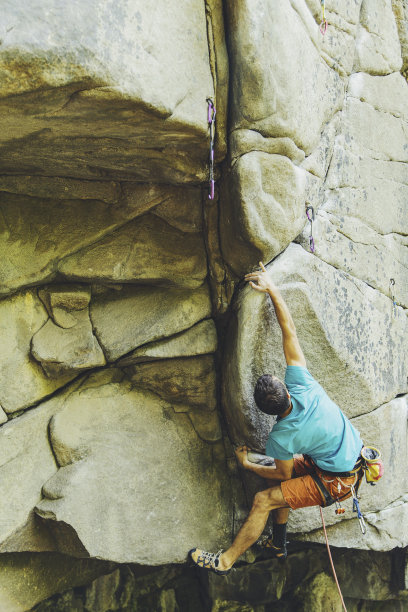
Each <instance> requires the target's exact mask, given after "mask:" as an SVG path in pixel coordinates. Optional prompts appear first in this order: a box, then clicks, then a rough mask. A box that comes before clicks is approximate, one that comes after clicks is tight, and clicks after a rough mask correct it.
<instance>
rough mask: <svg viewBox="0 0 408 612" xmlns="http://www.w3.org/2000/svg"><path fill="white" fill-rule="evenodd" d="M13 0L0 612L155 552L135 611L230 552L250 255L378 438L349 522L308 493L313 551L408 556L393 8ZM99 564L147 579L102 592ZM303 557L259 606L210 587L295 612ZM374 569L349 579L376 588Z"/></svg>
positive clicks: (304, 517)
mask: <svg viewBox="0 0 408 612" xmlns="http://www.w3.org/2000/svg"><path fill="white" fill-rule="evenodd" d="M26 5H27V3H22V2H20V1H19V0H18V1H17V2H14V3H13V4H11V3H6V4H5V6H4V7H2V9H3V10H2V20H1V24H0V76H1V78H0V128H1V129H0V166H1V169H0V255H1V257H0V296H1V300H0V329H1V339H2V351H1V354H0V438H1V439H2V444H1V445H0V446H1V451H0V455H1V461H0V472H1V476H2V477H1V479H0V480H1V483H2V485H1V487H2V490H1V493H2V494H1V501H0V505H1V508H2V511H1V519H0V551H1V556H0V565H1V567H2V568H4V572H5V573H4V576H5V578H4V580H3V582H2V583H1V584H0V607H3V608H4V609H5V610H6V609H7V610H10V611H11V610H21V611H23V610H29V609H30V608H32V607H33V606H34V605H36V604H38V603H39V602H40V601H41V600H43V599H45V598H47V597H48V596H51V595H54V594H56V593H58V592H59V591H62V590H64V589H68V588H70V587H75V586H76V585H79V584H83V583H84V582H86V581H90V580H93V579H94V578H97V577H98V576H101V575H102V574H105V573H107V572H112V571H115V572H116V573H113V574H111V575H110V577H109V578H107V579H106V581H105V580H104V578H99V579H98V580H99V581H97V583H95V584H96V585H97V586H94V587H92V589H93V590H92V592H89V593H88V594H87V596H86V597H88V598H89V602H91V601H92V602H93V603H92V604H91V603H89V602H88V603H89V605H88V603H86V601H85V600H83V602H82V604H83V606H82V608H81V607H78V606H79V603H78V602H77V600H76V599H75V597H74V595H73V596H72V597H73V598H72V599H71V600H70V602H71V603H70V604H69V605H71V607H73V608H74V606H77V608H75V609H78V610H82V609H88V608H87V607H86V606H88V607H89V606H94V608H95V610H94V612H101V611H99V609H98V606H102V600H103V597H102V595H101V596H100V593H102V591H103V589H105V588H106V589H108V590H109V589H110V590H111V591H112V593H113V592H116V590H117V589H119V591H120V592H121V593H125V591H126V589H128V590H127V591H126V592H127V593H128V594H129V593H130V592H131V587H130V586H129V585H130V584H136V583H137V584H138V585H139V587H140V589H141V591H143V593H144V594H146V593H150V591H149V589H148V587H147V586H146V584H147V580H148V579H147V578H146V579H145V578H144V574H143V572H144V571H146V572H147V569H146V567H145V566H159V567H158V569H157V576H158V577H157V580H158V583H157V588H158V589H159V590H160V589H161V592H160V595H158V596H157V598H156V599H155V598H154V597H153V596H152V597H153V598H152V599H151V600H150V599H148V598H149V597H150V594H149V595H146V597H147V599H146V600H143V602H142V603H143V606H147V607H148V609H154V606H156V607H157V609H158V610H159V609H160V610H169V611H170V610H171V611H172V612H173V611H174V612H175V611H176V610H177V609H179V608H180V609H182V605H184V604H182V603H180V602H185V601H186V598H184V599H183V597H184V596H183V594H182V591H183V589H182V587H179V586H175V585H176V582H174V583H173V582H172V580H173V579H174V581H176V578H175V575H176V574H174V572H175V571H176V570H174V567H173V568H172V567H170V565H169V564H180V563H183V562H184V560H185V557H186V554H187V552H188V550H189V549H190V548H191V547H193V546H195V545H201V546H203V547H205V548H208V549H212V548H217V546H218V547H220V546H226V545H227V544H228V542H229V541H230V538H231V537H232V535H233V534H234V533H236V531H237V529H238V528H239V525H240V523H241V520H242V519H243V518H244V516H245V514H246V511H247V503H245V501H244V500H245V499H246V501H247V502H250V501H251V495H252V493H253V490H254V489H256V487H259V486H262V485H261V483H259V482H255V481H253V482H252V483H251V485H250V487H249V489H248V490H247V491H245V486H246V485H247V484H248V482H249V481H248V480H244V479H242V478H241V477H240V476H241V475H240V473H239V472H238V470H237V468H236V465H235V461H234V458H233V452H232V446H231V442H232V443H233V444H235V443H246V444H249V445H250V446H252V447H253V448H254V449H256V450H257V451H262V450H263V448H264V444H265V440H266V437H267V435H268V433H269V431H270V428H271V427H272V426H273V421H271V419H268V418H267V417H264V416H262V415H261V414H260V413H259V411H257V409H256V408H255V406H254V402H253V397H252V393H253V385H254V382H255V380H256V378H257V377H258V376H259V375H260V374H262V373H264V372H265V371H272V372H273V373H275V374H276V375H278V376H280V377H283V376H284V367H285V363H284V357H283V352H282V347H281V337H280V330H279V327H278V325H277V323H276V318H275V315H274V312H273V308H272V307H271V305H270V303H268V300H266V299H265V296H263V295H260V294H255V293H254V292H253V291H252V290H251V289H250V288H249V287H244V285H243V284H242V283H240V279H241V278H242V276H243V274H244V273H245V272H247V271H249V270H252V269H254V268H255V267H256V266H257V265H258V262H259V260H263V261H264V262H265V263H268V262H269V263H268V269H269V270H270V272H271V274H272V276H273V277H274V280H275V281H276V282H277V284H278V285H279V286H280V287H281V289H282V292H283V294H284V296H285V298H286V300H287V302H288V304H289V307H290V309H291V311H292V313H293V318H294V320H295V323H296V325H297V328H298V333H299V338H300V341H301V344H302V347H303V349H304V352H305V355H306V359H307V362H308V366H309V369H310V371H311V372H312V374H313V375H314V376H315V378H316V379H317V380H318V381H319V382H320V383H321V384H322V385H323V386H324V387H325V389H326V390H327V392H328V393H329V395H330V396H331V397H332V398H333V400H335V401H336V402H337V403H338V404H339V405H340V406H341V408H342V409H343V410H344V412H345V413H346V414H347V416H348V417H350V418H351V419H352V420H353V422H355V424H356V425H357V427H358V428H359V430H360V431H361V434H362V436H363V438H364V439H365V440H366V441H367V442H370V443H372V444H374V445H378V446H379V447H380V448H381V450H382V452H383V457H384V461H385V465H386V476H385V477H384V478H383V480H382V481H381V483H380V484H379V485H378V486H377V488H375V489H373V490H369V489H368V488H367V487H365V488H363V489H362V500H361V503H362V507H363V511H364V512H365V513H366V522H367V526H368V533H367V536H366V537H365V538H362V537H360V535H359V530H358V525H357V523H356V521H351V520H348V519H350V518H351V516H352V515H351V513H350V512H349V511H348V512H347V513H346V514H345V515H344V517H342V518H341V519H338V518H336V517H335V515H334V514H333V513H332V512H331V510H330V509H328V510H327V511H325V516H326V522H327V524H328V525H329V533H330V539H331V541H332V544H333V545H334V547H336V546H338V547H344V546H348V547H349V548H353V549H355V550H356V549H360V551H359V553H358V554H359V555H360V556H361V558H363V557H364V555H366V554H367V555H368V552H367V551H370V552H373V554H380V553H379V552H378V551H390V552H387V553H385V552H384V554H387V555H389V556H390V558H391V556H392V555H393V554H394V552H392V550H393V549H395V548H397V547H400V548H401V547H406V546H408V541H407V540H406V537H405V535H404V534H403V533H402V531H401V529H400V525H401V524H403V523H404V521H405V522H406V520H407V517H406V514H407V508H408V501H407V495H408V482H407V476H406V473H405V472H406V470H405V469H404V465H406V459H407V458H406V452H407V404H406V398H405V396H404V394H406V393H408V386H407V371H408V367H407V366H408V363H407V359H408V358H407V350H406V347H407V340H408V324H407V316H406V308H407V305H408V304H407V302H408V293H407V287H408V273H407V269H408V238H407V236H408V213H407V204H406V202H407V195H408V192H407V189H408V171H407V164H408V127H407V126H408V86H407V81H406V77H407V66H408V51H407V49H408V42H407V41H408V8H407V3H406V2H405V0H344V1H342V2H334V1H333V2H332V1H329V0H327V2H326V18H327V20H328V23H329V25H328V31H327V33H326V34H325V35H324V36H323V35H322V34H321V32H320V31H319V23H320V21H321V3H320V2H318V1H317V0H282V1H280V2H278V3H277V2H274V1H273V0H266V1H265V0H263V1H261V0H228V1H227V2H225V3H222V2H221V1H220V0H206V1H205V2H199V1H198V0H192V1H191V0H190V1H188V2H187V0H181V1H176V0H170V1H168V2H164V0H158V2H156V3H155V4H154V6H153V4H151V3H146V2H141V0H132V1H130V0H120V1H119V2H116V3H112V2H108V1H106V0H85V1H83V2H78V1H76V0H74V2H71V3H69V4H62V3H61V2H58V1H57V0H45V1H44V0H42V1H41V2H39V0H34V1H32V2H31V3H30V5H29V6H26ZM44 15H46V19H45V18H44ZM90 23H92V28H90V27H89V24H90ZM229 77H230V83H229ZM207 98H211V99H212V100H213V101H214V102H215V105H216V109H217V114H216V129H215V140H214V143H215V152H214V160H215V179H216V189H215V199H214V200H211V199H209V198H208V184H207V181H208V178H209V144H210V143H209V136H210V134H209V129H208V123H207V120H208V116H207V102H208V101H207ZM306 206H313V208H314V213H315V217H314V220H313V224H312V225H311V224H310V223H309V222H308V220H307V218H306V214H305V212H306ZM311 231H312V234H313V237H314V244H315V251H314V253H310V232H311ZM318 518H319V517H318V514H317V513H316V508H315V509H308V510H300V511H297V512H294V513H292V515H291V518H290V529H291V531H292V532H293V533H292V535H291V539H292V540H295V539H298V540H300V541H301V544H299V546H305V547H307V546H310V543H314V545H316V544H319V543H320V542H321V541H322V534H321V531H320V525H319V521H318ZM346 541H347V544H345V542H346ZM376 551H377V552H376ZM309 552H310V551H309ZM312 552H313V551H312ZM34 553H35V554H36V555H41V558H40V557H36V558H34V557H31V555H32V554H34ZM299 554H300V556H302V554H303V553H299ZM305 554H306V553H305ZM348 554H350V555H351V554H352V553H351V552H350V553H349V552H347V551H346V552H344V555H343V553H342V555H343V556H342V557H341V559H342V560H341V561H339V563H341V564H343V565H344V566H347V562H348V561H347V559H350V558H351V557H347V555H348ZM61 555H65V556H61ZM87 556H89V557H91V559H89V560H85V559H84V557H87ZM53 559H55V560H56V562H55V564H53ZM97 559H99V560H103V561H99V560H97ZM387 559H388V557H387ZM246 560H247V561H250V560H254V556H253V555H252V557H251V554H250V553H249V554H248V555H247V557H246ZM88 561H89V563H88ZM388 561H389V559H388ZM388 561H387V563H388ZM113 563H122V564H123V563H129V564H137V565H138V566H141V567H142V569H141V570H140V571H141V573H142V574H143V576H141V577H139V578H137V579H136V578H134V576H133V574H132V572H133V571H134V570H135V567H136V565H132V568H133V569H132V570H130V569H129V572H130V574H132V576H133V578H131V577H130V574H129V575H128V578H127V579H126V580H127V582H126V580H125V582H126V585H128V586H126V589H122V587H121V586H118V585H120V584H121V582H120V581H121V580H122V578H123V576H122V573H121V572H124V571H125V570H124V569H123V567H122V568H121V570H120V571H119V570H116V569H115V567H116V566H113V565H112V564H113ZM308 563H309V562H308ZM308 563H306V566H307V567H306V566H305V567H306V569H307V568H308V567H309V565H308ZM393 563H394V562H393ZM389 564H391V561H389ZM261 565H262V564H261ZM261 565H260V564H259V562H256V563H254V567H253V570H251V572H252V571H253V572H254V575H255V574H257V572H258V569H259V567H261ZM40 566H41V568H46V571H45V572H43V575H41V576H40V573H41V571H42V570H41V568H40ZM160 566H166V567H164V568H160ZM245 567H247V566H245ZM262 567H264V566H262ZM262 567H261V569H262ZM291 567H292V566H291ZM310 567H311V566H310ZM370 567H371V566H370ZM373 567H374V566H373ZM389 567H391V565H389ZM389 567H388V565H387V568H388V569H389ZM247 569H248V568H247ZM264 569H265V568H264ZM312 569H313V571H312ZM312 569H311V571H309V569H307V571H306V570H305V572H304V573H303V574H302V576H301V577H300V576H297V575H295V570H293V571H292V569H290V568H287V571H286V573H285V571H283V570H282V568H281V569H279V570H278V571H277V572H276V571H275V570H276V568H274V569H273V570H271V569H270V567H269V566H268V568H267V569H266V570H265V572H264V573H262V572H261V575H262V577H261V578H259V575H258V574H257V575H258V578H257V580H258V579H259V580H260V584H261V586H262V585H263V586H262V588H261V589H260V592H261V591H262V597H263V599H262V600H261V599H258V600H256V598H255V599H254V598H252V599H251V598H250V597H249V595H248V594H250V592H251V584H250V582H251V580H250V579H249V582H245V580H243V582H245V584H243V582H241V583H239V584H238V582H239V581H235V582H234V580H231V581H228V580H227V581H226V582H225V585H224V587H223V588H218V590H217V588H216V587H215V586H214V584H213V583H211V582H209V583H208V584H207V587H206V588H207V594H208V598H209V601H210V600H211V602H212V604H211V605H212V606H213V612H215V611H216V610H218V611H219V612H221V610H234V609H236V610H242V611H244V610H247V609H248V610H249V609H251V610H252V609H253V610H255V609H256V610H257V612H264V610H263V609H262V607H263V606H264V605H267V603H268V602H273V601H278V600H280V599H282V611H283V612H285V610H286V608H285V607H284V605H286V603H284V600H285V601H286V600H287V598H288V597H289V595H290V593H292V595H293V601H295V602H297V605H298V608H299V609H300V608H301V606H303V607H304V609H305V610H306V609H308V608H307V606H308V605H309V607H310V605H311V604H310V601H312V600H314V601H316V602H321V601H323V600H324V598H326V600H330V601H331V597H332V586H333V585H332V583H331V582H330V580H329V579H328V578H327V576H326V574H325V568H324V566H323V565H322V564H321V563H320V561H319V563H317V565H316V567H315V568H312ZM388 569H387V571H386V572H385V574H384V575H386V576H387V578H386V579H384V580H385V582H384V584H385V583H386V584H387V585H388V586H387V587H386V586H384V585H383V586H384V588H383V589H382V590H381V589H380V590H381V592H380V590H378V592H376V593H371V594H369V592H368V591H369V589H368V586H367V587H366V586H364V585H363V584H362V583H361V584H360V586H359V588H360V589H361V596H360V595H359V593H357V592H356V591H353V589H352V587H351V586H350V585H349V586H348V587H347V589H348V590H347V594H346V596H347V597H348V598H349V599H350V600H353V601H358V600H359V598H360V599H361V600H370V599H371V600H373V601H374V600H378V601H379V600H384V601H385V600H388V599H389V600H394V599H395V598H396V597H397V596H398V592H399V591H398V590H395V589H396V587H395V585H394V586H393V585H391V578H390V577H389V575H390V573H391V571H388ZM149 571H150V570H149ZM152 571H153V570H152ZM155 571H156V570H155ZM239 571H240V572H244V571H246V570H245V569H242V568H241V570H239ZM262 571H263V570H262ZM370 571H372V572H374V569H372V568H371V570H370ZM251 572H250V574H251V575H252V573H251ZM119 574H120V576H119ZM155 575H156V574H155ZM25 576H28V580H27V582H26V583H25V582H24V577H25ZM121 576H122V577H121ZM271 576H273V579H272V580H271ZM347 576H348V574H347V573H346V572H345V571H344V580H348V578H347ZM143 580H144V582H143ZM268 581H269V582H268ZM299 581H300V582H299ZM302 581H303V582H302ZM300 583H302V585H303V586H302V588H304V590H305V593H306V591H307V593H308V595H307V593H306V594H305V596H304V597H303V596H302V597H303V599H302V598H301V597H300V595H299V592H298V591H296V589H297V588H298V586H299V584H300ZM27 585H28V586H27ZM394 587H395V588H394ZM132 588H133V587H132ZM149 588H150V587H149ZM398 588H399V589H400V591H401V592H402V590H403V587H402V586H401V585H400V586H399V587H398ZM99 589H101V591H100V590H99ZM262 589H263V590H262ZM316 589H317V591H318V592H319V597H320V599H319V598H317V599H316V597H315V596H314V593H315V591H316ZM387 589H388V590H387ZM393 589H394V590H393ZM324 593H326V595H324ZM322 594H323V595H322ZM306 595H307V596H306ZM143 596H144V595H143ZM67 597H68V595H67ZM115 597H116V595H115ZM115 597H113V595H112V598H113V599H112V601H114V602H115V606H116V605H122V604H120V602H119V599H120V597H122V595H117V597H118V598H119V599H118V600H117V601H116V599H115ZM129 597H130V595H129ZM322 597H323V600H322ZM123 598H125V595H124V594H123ZM268 598H269V599H268ZM285 598H286V599H285ZM308 598H309V599H308ZM121 601H122V600H121ZM123 601H124V599H123ZM126 601H131V599H128V600H126ZM132 601H133V600H132ZM140 601H141V600H140ZM191 601H192V602H193V604H194V606H195V609H194V612H196V611H200V612H201V608H200V606H201V603H199V602H198V599H197V598H194V597H193V598H192V599H191ZM288 601H289V600H288ZM67 602H68V600H67ZM98 602H99V603H98ZM118 602H119V603H118ZM135 602H139V599H138V598H137V597H135V598H134V603H135ZM146 602H147V603H146ZM152 602H155V603H152ZM245 602H252V603H250V604H249V603H245ZM308 602H309V603H308ZM122 603H123V602H122ZM139 603H140V602H139ZM139 603H135V606H136V605H139ZM82 604H81V605H82ZM193 604H192V605H193ZM44 605H48V604H44ZM49 605H50V606H52V605H53V603H52V602H51V603H50V604H49ZM61 605H63V604H61ZM64 605H65V604H64ZM67 605H68V603H67ZM112 605H113V604H112ZM123 605H124V604H123ZM129 605H130V604H129ZM141 605H142V604H141ZM288 605H289V604H288ZM316 605H317V604H316ZM319 605H320V603H319ZM358 605H360V604H357V603H356V604H355V608H356V609H357V606H358ZM364 605H365V604H364ZM7 606H8V608H7ZM149 606H150V608H149ZM160 606H161V607H160ZM177 606H178V607H177ZM228 606H229V607H228ZM245 606H246V607H245ZM248 606H250V607H248ZM256 606H258V607H256ZM259 606H261V607H259ZM353 606H354V604H350V609H354V608H353ZM360 608H361V609H364V606H363V604H361V605H360ZM44 609H45V608H44ZM51 609H52V607H51ZM185 609H186V612H187V608H185ZM101 610H102V608H101ZM288 610H289V608H288Z"/></svg>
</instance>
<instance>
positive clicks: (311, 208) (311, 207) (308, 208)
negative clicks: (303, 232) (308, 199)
mask: <svg viewBox="0 0 408 612" xmlns="http://www.w3.org/2000/svg"><path fill="white" fill-rule="evenodd" d="M309 211H311V216H310V214H309ZM306 217H307V218H308V219H309V221H310V222H312V221H314V220H315V212H314V208H313V206H306Z"/></svg>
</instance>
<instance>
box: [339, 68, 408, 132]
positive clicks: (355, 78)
mask: <svg viewBox="0 0 408 612" xmlns="http://www.w3.org/2000/svg"><path fill="white" fill-rule="evenodd" d="M347 93H348V95H350V96H353V98H356V99H357V100H361V102H366V103H367V104H370V105H371V106H373V107H374V108H375V109H377V110H379V111H382V112H385V113H390V114H391V115H394V116H395V117H400V118H401V119H404V121H407V120H408V85H407V82H406V80H405V79H404V77H403V76H402V74H400V73H399V72H394V73H392V74H389V75H385V76H371V75H369V74H365V73H364V72H357V73H355V74H352V75H351V76H350V79H349V82H348V86H347Z"/></svg>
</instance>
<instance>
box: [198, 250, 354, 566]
mask: <svg viewBox="0 0 408 612" xmlns="http://www.w3.org/2000/svg"><path fill="white" fill-rule="evenodd" d="M260 267H261V269H260V270H259V271H257V272H252V273H250V274H247V275H246V276H245V280H246V281H248V282H249V284H250V285H251V287H252V288H253V289H254V290H256V291H260V292H263V293H265V294H267V295H269V296H270V298H271V300H272V303H273V306H274V309H275V313H276V317H277V320H278V323H279V325H280V328H281V330H282V342H283V351H284V354H285V359H286V364H287V368H286V374H285V382H282V381H281V380H279V379H278V378H276V377H275V376H272V375H271V374H264V375H263V376H261V377H260V378H259V379H258V381H257V383H256V385H255V391H254V399H255V403H256V405H257V406H258V408H259V409H260V410H261V411H262V412H264V413H266V414H269V415H276V417H277V422H276V424H275V425H274V427H273V429H272V431H271V432H270V434H269V437H268V440H267V443H266V454H267V455H268V456H270V457H273V458H274V460H275V465H267V466H265V465H258V464H256V463H251V462H250V461H249V460H248V451H249V448H248V447H247V446H241V447H239V448H237V449H236V451H235V453H236V456H237V459H238V461H239V463H240V465H241V466H242V467H243V468H245V469H247V470H250V471H252V472H254V473H255V474H258V476H261V477H262V478H265V479H266V480H267V482H268V485H269V486H268V488H267V489H265V490H263V491H260V492H259V493H257V494H256V495H255V498H254V502H253V505H252V509H251V511H250V513H249V515H248V517H247V519H246V521H245V522H244V524H243V525H242V527H241V529H240V530H239V532H238V534H237V536H236V538H235V540H234V542H233V543H232V545H231V546H230V547H229V548H228V550H226V551H225V552H222V551H221V552H218V553H211V552H207V551H205V550H202V549H200V548H194V549H192V550H191V551H190V552H189V557H190V559H191V561H192V562H193V563H194V564H195V565H196V566H198V567H200V568H203V569H206V570H210V571H214V572H215V573H216V574H220V575H226V574H228V573H229V572H230V570H231V568H232V566H233V565H234V563H235V562H236V561H237V559H238V558H239V557H240V555H242V554H243V553H244V552H245V551H246V550H247V549H248V548H249V547H250V546H252V544H254V543H255V542H256V541H257V540H258V538H259V537H260V536H261V534H262V532H263V530H264V528H265V525H266V522H267V519H268V516H269V513H270V512H271V511H272V513H273V531H272V536H270V537H267V538H266V539H265V540H264V541H263V542H262V543H261V546H262V547H263V548H265V549H268V550H269V551H270V554H271V556H273V557H277V558H281V559H285V558H286V555H287V549H286V524H287V520H288V515H289V509H290V508H292V509H296V508H304V507H306V506H326V505H330V504H331V503H334V502H335V501H337V502H338V501H339V500H343V499H346V498H348V497H350V496H351V487H352V486H354V487H356V488H358V485H359V483H360V480H361V477H362V473H363V469H362V467H361V459H360V451H361V448H362V446H363V443H362V441H361V438H360V434H359V432H358V431H357V430H356V429H355V428H354V427H353V425H352V424H351V423H350V421H349V420H348V419H347V418H346V417H345V416H344V414H343V413H342V411H341V410H340V408H339V407H338V406H337V405H336V404H335V403H334V402H333V401H332V400H331V399H330V398H329V397H328V395H327V394H326V392H325V391H324V390H323V388H322V387H321V386H320V385H319V383H318V382H316V381H315V380H314V379H313V377H312V375H311V374H310V373H309V372H308V370H307V369H306V360H305V357H304V355H303V352H302V349H301V347H300V344H299V340H298V337H297V334H296V328H295V324H294V322H293V319H292V316H291V314H290V312H289V309H288V306H287V304H286V302H285V301H284V299H283V297H282V295H281V293H280V291H279V289H278V288H277V287H276V285H275V284H274V283H273V281H272V278H271V277H270V275H269V273H268V272H267V271H266V269H265V267H264V265H263V264H262V262H260ZM295 454H296V455H298V457H295V458H294V455H295ZM337 505H339V504H337Z"/></svg>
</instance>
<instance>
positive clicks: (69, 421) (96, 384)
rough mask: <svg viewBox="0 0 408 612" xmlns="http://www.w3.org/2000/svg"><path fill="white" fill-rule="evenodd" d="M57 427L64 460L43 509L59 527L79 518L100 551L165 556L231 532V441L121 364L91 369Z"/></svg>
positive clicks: (134, 558) (87, 542) (79, 530)
mask: <svg viewBox="0 0 408 612" xmlns="http://www.w3.org/2000/svg"><path fill="white" fill-rule="evenodd" d="M50 435H51V443H52V447H53V450H54V453H55V455H56V457H57V460H58V463H59V465H60V466H61V467H60V469H59V470H58V473H57V474H56V475H55V477H52V478H51V479H50V480H49V481H48V482H47V483H46V485H45V486H44V488H43V492H44V495H45V497H44V499H43V500H42V501H40V502H39V503H38V504H37V513H38V514H40V516H42V517H43V518H44V519H45V520H46V521H47V522H53V521H55V529H57V530H58V528H59V524H61V523H66V524H68V525H70V526H71V527H72V528H73V529H74V531H75V532H76V534H77V535H78V538H79V540H80V541H81V543H82V545H83V546H84V547H85V549H86V550H87V551H88V553H89V554H90V555H91V556H93V557H98V558H101V559H110V560H113V561H118V562H125V563H127V562H135V563H140V564H147V565H163V564H166V563H175V562H184V561H185V558H186V555H187V552H188V550H189V549H190V548H192V547H194V546H195V545H202V546H207V547H210V548H211V547H214V546H216V545H220V544H221V545H222V544H225V543H226V542H227V541H228V538H229V533H230V520H231V515H230V513H231V507H230V503H229V499H230V491H229V485H228V479H227V476H226V472H225V455H224V449H223V446H222V445H220V444H218V445H217V444H215V445H214V444H210V445H209V444H206V443H204V442H203V441H202V440H201V439H200V438H199V437H198V436H197V434H196V432H195V431H194V429H193V427H192V425H191V422H190V419H189V417H188V416H187V415H186V414H183V413H175V412H174V411H173V410H172V408H171V407H170V406H169V405H168V404H167V403H166V402H163V400H160V399H159V398H158V397H157V396H156V395H153V394H150V393H148V392H146V391H143V392H141V391H139V390H136V389H133V390H132V389H131V386H130V383H129V382H126V381H121V378H120V373H116V374H115V372H114V371H113V372H112V373H111V375H110V378H109V373H107V372H101V373H100V374H95V375H93V376H91V377H90V379H89V382H88V383H85V384H84V385H82V386H81V388H80V389H79V390H78V393H77V394H75V395H73V396H71V398H70V399H68V400H67V401H66V402H65V406H64V409H63V411H62V412H60V413H59V414H58V415H57V416H56V418H55V419H53V421H52V423H51V428H50ZM204 475H205V477H204ZM101 482H103V486H101ZM163 525H165V526H166V527H165V529H163ZM158 534H160V537H158ZM152 542H154V546H153V545H152Z"/></svg>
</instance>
